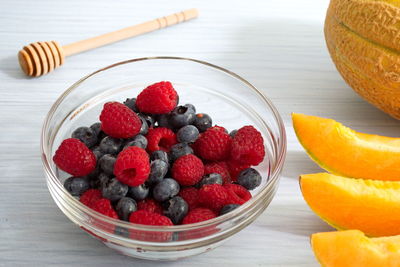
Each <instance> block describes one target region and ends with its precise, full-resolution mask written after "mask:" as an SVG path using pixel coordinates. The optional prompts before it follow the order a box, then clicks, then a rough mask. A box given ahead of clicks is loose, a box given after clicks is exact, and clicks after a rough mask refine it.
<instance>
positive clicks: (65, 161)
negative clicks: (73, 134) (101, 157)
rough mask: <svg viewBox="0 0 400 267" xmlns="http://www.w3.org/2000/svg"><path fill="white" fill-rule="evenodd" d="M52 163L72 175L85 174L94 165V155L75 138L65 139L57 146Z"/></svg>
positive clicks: (91, 169) (93, 167)
mask: <svg viewBox="0 0 400 267" xmlns="http://www.w3.org/2000/svg"><path fill="white" fill-rule="evenodd" d="M53 161H54V163H55V164H56V165H57V167H58V168H60V169H61V170H63V171H65V172H68V173H69V174H72V175H73V176H85V175H88V174H89V173H91V172H92V171H93V170H94V169H95V167H96V156H95V155H94V154H93V152H92V151H90V149H89V148H87V146H86V145H85V144H84V143H82V142H81V141H79V140H78V139H75V138H68V139H65V140H64V141H63V142H62V143H61V145H60V146H59V147H58V149H57V151H56V153H55V155H54V157H53Z"/></svg>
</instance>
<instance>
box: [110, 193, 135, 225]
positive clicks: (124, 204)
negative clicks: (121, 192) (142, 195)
mask: <svg viewBox="0 0 400 267" xmlns="http://www.w3.org/2000/svg"><path fill="white" fill-rule="evenodd" d="M115 210H116V211H117V214H118V217H119V218H120V219H121V220H124V221H129V215H131V213H132V212H134V211H136V210H137V206H136V201H135V200H134V199H132V198H130V197H123V198H121V199H120V200H119V201H118V203H117V205H116V206H115Z"/></svg>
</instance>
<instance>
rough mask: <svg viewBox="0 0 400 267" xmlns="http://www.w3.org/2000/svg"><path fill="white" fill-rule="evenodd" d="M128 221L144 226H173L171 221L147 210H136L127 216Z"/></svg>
mask: <svg viewBox="0 0 400 267" xmlns="http://www.w3.org/2000/svg"><path fill="white" fill-rule="evenodd" d="M129 221H130V222H131V223H137V224H145V225H166V226H170V225H173V223H172V221H171V220H170V219H169V218H168V217H166V216H163V215H160V214H158V213H153V212H149V211H147V210H137V211H135V212H132V213H131V215H130V216H129Z"/></svg>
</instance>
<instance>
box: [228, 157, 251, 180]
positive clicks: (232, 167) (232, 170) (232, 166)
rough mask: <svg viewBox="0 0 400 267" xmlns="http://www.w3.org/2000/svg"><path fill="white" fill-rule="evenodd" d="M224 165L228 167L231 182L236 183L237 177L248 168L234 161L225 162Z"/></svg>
mask: <svg viewBox="0 0 400 267" xmlns="http://www.w3.org/2000/svg"><path fill="white" fill-rule="evenodd" d="M226 165H227V166H228V170H229V174H230V175H231V179H232V181H234V182H236V180H237V178H238V175H239V173H240V172H241V171H243V170H244V169H247V168H250V165H248V164H241V163H238V162H235V161H232V160H230V161H227V162H226Z"/></svg>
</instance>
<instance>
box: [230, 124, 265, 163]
mask: <svg viewBox="0 0 400 267" xmlns="http://www.w3.org/2000/svg"><path fill="white" fill-rule="evenodd" d="M264 156H265V150H264V139H263V138H262V136H261V133H260V132H259V131H257V130H256V129H255V128H254V127H253V126H244V127H242V128H240V129H239V130H238V132H237V133H236V134H235V136H234V137H233V140H232V147H231V159H232V160H233V161H235V162H238V163H240V164H247V165H253V166H256V165H258V164H260V162H262V161H263V159H264Z"/></svg>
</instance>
